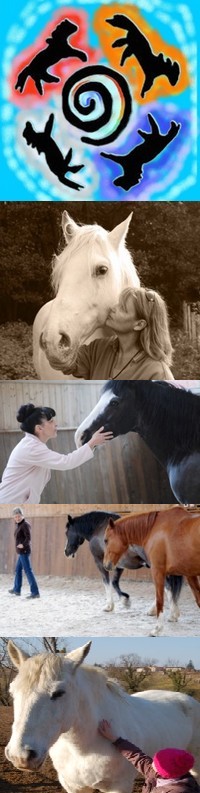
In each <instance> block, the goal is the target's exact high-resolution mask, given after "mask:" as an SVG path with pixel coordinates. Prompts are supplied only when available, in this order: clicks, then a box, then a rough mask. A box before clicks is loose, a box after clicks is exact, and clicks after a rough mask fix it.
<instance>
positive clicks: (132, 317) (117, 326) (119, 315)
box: [106, 295, 137, 333]
mask: <svg viewBox="0 0 200 793" xmlns="http://www.w3.org/2000/svg"><path fill="white" fill-rule="evenodd" d="M135 323H137V312H136V301H135V300H134V299H133V298H132V296H131V295H129V297H127V300H126V307H124V308H122V306H120V301H119V303H118V305H117V306H114V308H113V309H112V310H111V311H110V312H109V315H108V318H107V321H106V325H107V326H108V327H109V328H112V330H115V332H116V333H131V331H134V324H135Z"/></svg>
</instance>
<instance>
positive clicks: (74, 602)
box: [0, 575, 200, 636]
mask: <svg viewBox="0 0 200 793" xmlns="http://www.w3.org/2000/svg"><path fill="white" fill-rule="evenodd" d="M37 580H38V585H39V588H40V594H41V597H40V599H36V600H27V599H26V595H27V594H28V593H29V589H28V586H27V582H26V581H25V582H24V585H23V589H22V594H21V596H20V597H15V596H14V595H10V594H9V593H8V589H10V588H11V587H12V585H13V578H12V577H11V576H9V575H2V576H1V578H0V603H1V609H0V635H2V636H8V635H9V636H24V635H26V636H63V635H64V636H66V635H68V636H79V635H80V636H148V635H149V634H150V633H151V631H152V629H153V628H154V625H155V617H149V616H148V615H147V611H148V607H149V606H150V605H151V603H152V602H153V600H154V586H153V584H151V583H149V582H148V583H147V582H142V581H140V582H137V583H136V582H135V581H131V580H130V579H125V578H124V579H123V589H124V590H125V591H127V592H128V593H129V594H130V598H131V605H130V608H129V609H127V608H125V607H124V606H123V607H122V606H121V604H120V602H119V599H118V598H117V596H116V595H115V594H114V599H115V609H114V611H112V612H105V611H104V610H103V609H104V606H105V595H104V587H103V584H102V583H101V580H99V579H91V578H90V579H89V578H77V577H73V578H72V577H71V578H67V579H65V578H61V577H52V576H39V577H38V578H37ZM166 606H167V604H166ZM179 607H180V612H181V614H180V618H179V621H178V623H177V622H176V623H173V622H168V621H167V617H168V615H169V611H168V608H166V612H165V614H166V620H165V624H164V629H163V632H162V635H164V636H200V618H199V611H198V608H197V605H196V603H195V601H194V599H193V596H192V593H191V592H190V589H189V587H188V586H187V585H185V586H184V587H183V590H182V593H181V597H180V601H179Z"/></svg>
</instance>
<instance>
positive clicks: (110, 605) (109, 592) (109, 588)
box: [92, 551, 114, 611]
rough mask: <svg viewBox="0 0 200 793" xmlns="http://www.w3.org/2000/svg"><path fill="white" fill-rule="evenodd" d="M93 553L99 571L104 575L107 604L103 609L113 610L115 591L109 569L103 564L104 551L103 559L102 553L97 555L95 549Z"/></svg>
mask: <svg viewBox="0 0 200 793" xmlns="http://www.w3.org/2000/svg"><path fill="white" fill-rule="evenodd" d="M101 553H102V552H101ZM92 555H93V557H94V561H95V564H96V566H97V567H98V570H99V572H100V573H101V575H102V578H103V583H104V587H105V593H106V604H105V606H104V609H103V610H104V611H113V609H114V600H113V593H112V583H111V580H110V576H109V572H108V570H106V569H105V567H104V566H103V562H102V559H103V553H102V559H101V556H100V553H99V555H98V556H96V554H94V553H93V551H92Z"/></svg>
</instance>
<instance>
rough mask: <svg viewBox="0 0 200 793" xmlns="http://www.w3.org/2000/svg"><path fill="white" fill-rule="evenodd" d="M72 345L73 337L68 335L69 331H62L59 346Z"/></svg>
mask: <svg viewBox="0 0 200 793" xmlns="http://www.w3.org/2000/svg"><path fill="white" fill-rule="evenodd" d="M70 346H71V339H70V336H68V333H61V334H60V340H59V347H70Z"/></svg>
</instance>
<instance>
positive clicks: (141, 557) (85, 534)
mask: <svg viewBox="0 0 200 793" xmlns="http://www.w3.org/2000/svg"><path fill="white" fill-rule="evenodd" d="M120 517H121V516H120V515H119V514H118V513H116V512H106V511H105V512H104V511H103V510H102V511H100V510H99V511H97V510H94V511H92V512H86V513H85V514H84V515H78V516H77V517H74V518H73V517H71V515H68V520H67V524H66V537H67V542H66V545H65V555H66V556H75V553H76V551H77V550H78V548H79V547H80V545H82V543H83V542H84V541H85V540H87V541H88V542H89V548H90V551H91V553H92V556H93V558H94V561H95V564H96V565H97V567H98V570H99V571H100V573H101V575H102V578H103V583H104V586H105V589H106V605H105V608H104V611H113V609H114V602H113V595H112V587H113V588H114V590H115V591H116V592H117V594H118V595H119V597H120V598H122V599H123V602H124V605H126V606H129V605H130V599H129V595H128V594H127V592H123V591H122V590H121V589H120V586H119V580H120V578H121V575H122V573H123V570H124V568H125V569H126V570H139V568H140V567H150V564H149V562H148V559H147V557H146V554H145V552H144V549H143V548H141V547H140V546H139V545H131V546H129V549H128V551H127V553H126V554H124V556H122V558H121V559H120V563H119V564H118V566H117V567H116V569H115V571H114V573H113V576H112V579H110V575H109V572H108V570H106V569H105V567H104V565H103V556H104V550H105V547H104V533H105V529H106V526H107V524H108V521H109V519H110V518H113V520H117V519H118V518H120ZM182 581H183V579H182V578H181V576H173V575H172V576H167V577H166V582H165V586H166V592H167V596H168V599H169V604H170V619H171V620H172V621H175V620H176V619H177V616H178V614H179V611H178V607H177V601H178V598H179V595H180V592H181V587H182ZM110 584H112V586H110ZM155 613H156V611H155V604H154V605H153V606H152V607H151V609H150V611H149V614H150V615H154V614H155Z"/></svg>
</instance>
